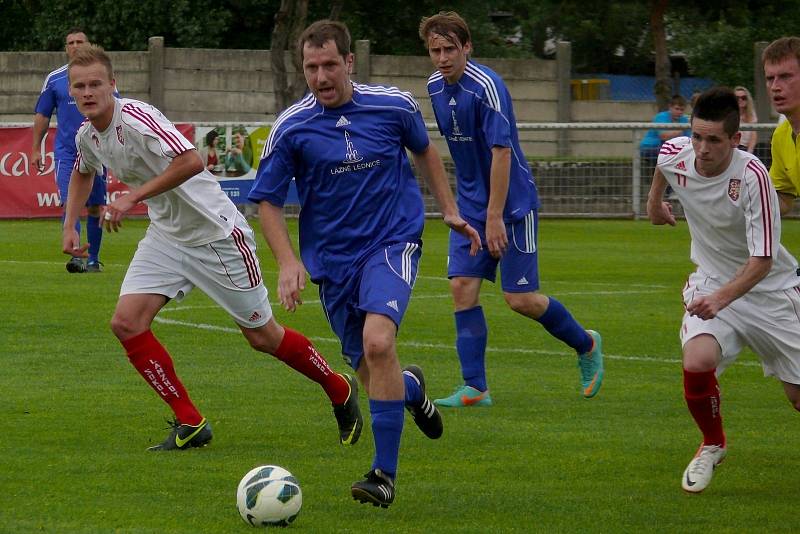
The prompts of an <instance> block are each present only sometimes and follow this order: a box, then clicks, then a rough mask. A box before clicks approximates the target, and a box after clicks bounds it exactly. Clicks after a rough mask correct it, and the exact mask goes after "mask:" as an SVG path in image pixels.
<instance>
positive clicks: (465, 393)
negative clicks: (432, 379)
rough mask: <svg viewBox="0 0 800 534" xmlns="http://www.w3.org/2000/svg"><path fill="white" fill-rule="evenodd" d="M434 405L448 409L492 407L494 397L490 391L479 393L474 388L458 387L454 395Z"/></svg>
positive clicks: (436, 401) (435, 401) (437, 401)
mask: <svg viewBox="0 0 800 534" xmlns="http://www.w3.org/2000/svg"><path fill="white" fill-rule="evenodd" d="M433 403H434V404H435V405H437V406H446V407H448V408H463V407H465V406H491V405H492V396H491V395H489V390H488V389H487V390H486V391H478V390H477V389H475V388H474V387H472V386H466V385H464V386H458V387H457V388H456V390H455V391H454V392H453V394H452V395H450V396H449V397H445V398H443V399H436V400H434V401H433Z"/></svg>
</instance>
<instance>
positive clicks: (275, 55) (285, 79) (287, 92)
mask: <svg viewBox="0 0 800 534" xmlns="http://www.w3.org/2000/svg"><path fill="white" fill-rule="evenodd" d="M307 16H308V0H281V7H280V8H279V9H278V12H277V13H275V27H274V28H273V30H272V40H271V43H270V63H271V66H272V82H273V84H272V85H273V91H274V92H275V114H276V115H278V114H280V113H281V112H282V111H283V110H284V109H286V108H287V107H289V106H290V105H291V104H292V102H294V101H295V100H297V99H298V98H300V96H302V95H303V93H304V92H305V88H306V86H305V80H304V78H303V65H302V61H301V59H300V56H299V54H298V53H297V39H298V38H299V37H300V34H301V33H302V32H303V29H304V28H305V25H306V17H307ZM287 49H288V50H289V52H290V53H291V56H292V63H293V64H294V69H295V70H294V74H293V75H292V76H289V75H288V73H287V71H286V61H285V56H284V51H285V50H287Z"/></svg>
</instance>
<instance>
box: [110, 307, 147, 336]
mask: <svg viewBox="0 0 800 534" xmlns="http://www.w3.org/2000/svg"><path fill="white" fill-rule="evenodd" d="M139 330H140V328H139V325H138V324H137V323H136V322H135V321H133V320H132V319H131V318H130V317H127V316H125V315H122V314H119V313H115V314H114V316H113V317H112V318H111V331H112V332H113V333H114V335H115V336H117V339H120V340H123V339H128V338H131V337H133V336H135V335H136V334H139V333H141V332H140V331H139Z"/></svg>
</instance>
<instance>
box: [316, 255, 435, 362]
mask: <svg viewBox="0 0 800 534" xmlns="http://www.w3.org/2000/svg"><path fill="white" fill-rule="evenodd" d="M420 256H422V246H421V244H418V243H397V244H394V245H389V246H387V247H385V248H383V249H381V250H379V251H378V252H376V253H375V254H373V255H372V256H370V257H369V258H367V260H366V262H365V263H364V265H363V266H362V267H361V269H358V270H357V271H356V272H355V273H354V275H353V276H351V277H350V278H348V279H347V280H346V281H345V282H343V283H340V284H334V283H332V282H330V281H328V280H326V281H323V282H322V284H320V286H319V297H320V300H321V301H322V308H323V309H324V310H325V315H326V316H327V318H328V322H329V323H330V325H331V328H332V329H333V332H334V333H335V334H336V337H338V338H339V342H340V343H341V344H342V356H343V357H344V361H345V362H347V364H348V365H350V366H351V367H352V368H353V369H358V365H359V363H361V357H362V356H363V355H364V340H363V333H364V321H365V320H366V317H367V313H377V314H380V315H385V316H386V317H388V318H389V319H391V320H392V321H394V324H396V325H397V328H398V329H399V328H400V321H402V320H403V315H404V314H405V312H406V308H408V301H409V300H410V299H411V289H412V288H413V287H414V282H415V281H416V279H417V267H418V266H419V258H420Z"/></svg>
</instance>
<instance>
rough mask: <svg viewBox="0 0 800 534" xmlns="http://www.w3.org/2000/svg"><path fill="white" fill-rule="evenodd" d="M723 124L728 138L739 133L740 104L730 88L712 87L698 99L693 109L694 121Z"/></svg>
mask: <svg viewBox="0 0 800 534" xmlns="http://www.w3.org/2000/svg"><path fill="white" fill-rule="evenodd" d="M694 119H701V120H704V121H710V122H722V128H723V129H724V130H725V133H726V134H728V137H733V136H734V134H736V132H738V131H739V102H738V101H737V100H736V93H734V92H733V90H732V89H730V88H729V87H712V88H711V89H709V90H708V91H705V92H703V93H701V94H700V96H698V97H697V102H695V104H694V108H693V109H692V120H694Z"/></svg>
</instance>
